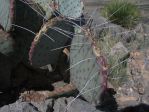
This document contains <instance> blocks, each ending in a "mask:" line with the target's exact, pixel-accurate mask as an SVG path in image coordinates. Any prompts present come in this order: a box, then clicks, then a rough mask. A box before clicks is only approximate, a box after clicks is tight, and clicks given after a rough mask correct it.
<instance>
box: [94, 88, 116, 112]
mask: <svg viewBox="0 0 149 112" xmlns="http://www.w3.org/2000/svg"><path fill="white" fill-rule="evenodd" d="M115 94H116V92H115V91H114V89H112V88H107V90H105V91H103V93H102V94H101V96H100V104H99V105H98V106H96V108H97V109H99V110H102V111H105V112H116V111H117V108H118V105H117V102H116V99H115V98H114V95H115Z"/></svg>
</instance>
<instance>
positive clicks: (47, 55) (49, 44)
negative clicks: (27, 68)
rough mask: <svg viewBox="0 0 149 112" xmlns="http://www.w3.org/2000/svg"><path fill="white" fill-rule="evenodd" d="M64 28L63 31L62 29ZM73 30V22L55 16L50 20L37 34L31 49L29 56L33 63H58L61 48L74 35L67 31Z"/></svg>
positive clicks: (38, 64) (39, 64) (41, 64)
mask: <svg viewBox="0 0 149 112" xmlns="http://www.w3.org/2000/svg"><path fill="white" fill-rule="evenodd" d="M62 30H63V31H62ZM66 31H67V32H73V27H72V25H71V24H69V23H68V22H66V21H64V20H62V19H61V20H60V19H59V20H57V18H53V19H51V20H49V21H48V22H47V23H46V24H45V25H44V26H43V27H42V29H41V30H40V31H39V33H38V34H37V35H36V37H35V39H34V41H33V42H32V46H31V49H30V53H29V55H30V56H29V57H30V62H31V63H32V65H34V66H36V67H41V66H45V65H47V64H49V63H50V64H56V63H57V61H58V58H59V55H60V53H62V49H57V48H61V47H63V46H65V45H66V43H67V41H68V40H71V38H72V36H70V35H69V34H68V33H65V32H66Z"/></svg>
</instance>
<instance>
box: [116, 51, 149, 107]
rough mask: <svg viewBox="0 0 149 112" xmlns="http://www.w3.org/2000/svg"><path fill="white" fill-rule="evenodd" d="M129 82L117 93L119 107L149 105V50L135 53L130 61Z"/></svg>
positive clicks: (132, 53) (131, 55)
mask: <svg viewBox="0 0 149 112" xmlns="http://www.w3.org/2000/svg"><path fill="white" fill-rule="evenodd" d="M128 74H129V80H128V81H127V82H126V83H125V84H124V85H123V86H122V87H119V89H118V91H117V93H118V94H117V100H118V102H119V105H121V106H122V105H123V107H125V106H133V105H137V104H140V103H145V104H149V87H148V85H149V50H148V49H147V50H145V51H134V52H131V54H130V59H129V61H128Z"/></svg>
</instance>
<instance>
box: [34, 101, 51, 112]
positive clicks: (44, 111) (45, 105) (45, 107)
mask: <svg viewBox="0 0 149 112" xmlns="http://www.w3.org/2000/svg"><path fill="white" fill-rule="evenodd" d="M31 104H32V105H34V106H35V107H36V108H38V110H39V111H40V112H53V111H52V110H53V107H52V106H53V100H52V99H47V100H45V101H42V102H31Z"/></svg>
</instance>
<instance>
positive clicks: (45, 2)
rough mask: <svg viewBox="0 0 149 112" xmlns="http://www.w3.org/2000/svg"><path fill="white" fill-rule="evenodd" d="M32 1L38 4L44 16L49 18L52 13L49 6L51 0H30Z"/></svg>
mask: <svg viewBox="0 0 149 112" xmlns="http://www.w3.org/2000/svg"><path fill="white" fill-rule="evenodd" d="M32 1H33V2H34V3H36V4H38V5H39V6H40V7H42V9H43V10H44V11H45V13H46V18H47V19H49V18H50V17H51V15H52V10H53V9H51V8H50V6H49V5H50V4H51V3H52V0H32Z"/></svg>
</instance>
